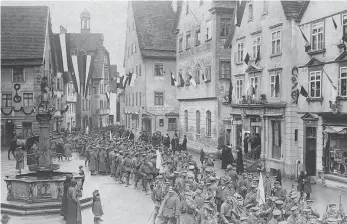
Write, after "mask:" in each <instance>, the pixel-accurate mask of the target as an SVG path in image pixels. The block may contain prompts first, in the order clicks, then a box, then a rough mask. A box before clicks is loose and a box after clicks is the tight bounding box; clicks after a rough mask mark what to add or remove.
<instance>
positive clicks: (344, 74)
mask: <svg viewBox="0 0 347 224" xmlns="http://www.w3.org/2000/svg"><path fill="white" fill-rule="evenodd" d="M339 86H340V96H344V97H346V96H347V67H343V68H340V85H339Z"/></svg>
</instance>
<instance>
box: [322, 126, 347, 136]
mask: <svg viewBox="0 0 347 224" xmlns="http://www.w3.org/2000/svg"><path fill="white" fill-rule="evenodd" d="M324 133H329V134H341V135H344V134H347V127H338V126H326V128H325V130H324Z"/></svg>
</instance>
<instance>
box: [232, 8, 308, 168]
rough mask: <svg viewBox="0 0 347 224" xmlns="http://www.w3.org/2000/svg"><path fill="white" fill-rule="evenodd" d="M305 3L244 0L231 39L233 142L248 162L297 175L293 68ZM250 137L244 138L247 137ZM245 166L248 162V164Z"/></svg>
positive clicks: (297, 61) (295, 63)
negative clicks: (241, 149)
mask: <svg viewBox="0 0 347 224" xmlns="http://www.w3.org/2000/svg"><path fill="white" fill-rule="evenodd" d="M307 5H308V2H303V1H242V2H241V3H238V6H237V8H238V9H243V10H244V11H243V16H242V20H240V21H238V24H240V27H236V26H235V27H234V28H235V29H236V30H235V33H234V36H233V39H232V44H231V45H232V54H231V55H232V66H231V68H232V69H231V70H232V74H233V75H232V85H233V91H232V103H231V115H232V117H231V123H232V128H231V143H232V145H234V146H237V148H243V149H244V151H245V152H244V153H245V155H244V160H245V161H246V162H250V160H253V161H261V162H262V164H263V166H264V168H265V169H266V170H268V171H271V172H277V170H278V169H280V170H281V171H282V172H283V173H284V174H286V175H295V174H296V160H297V159H298V156H297V155H298V151H297V148H298V145H297V144H298V143H297V141H296V138H295V136H296V131H295V129H296V122H297V120H296V118H297V115H296V110H297V104H296V103H295V102H293V99H292V85H291V84H290V83H292V72H293V68H294V67H295V66H297V65H298V64H299V63H300V61H299V59H298V57H297V55H298V50H299V49H297V48H296V46H297V44H298V38H299V37H301V34H300V30H299V29H298V23H299V22H300V20H301V18H302V16H303V14H304V12H305V10H306V8H307ZM247 135H248V136H247ZM248 164H249V163H248Z"/></svg>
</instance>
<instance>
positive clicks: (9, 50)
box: [1, 6, 49, 60]
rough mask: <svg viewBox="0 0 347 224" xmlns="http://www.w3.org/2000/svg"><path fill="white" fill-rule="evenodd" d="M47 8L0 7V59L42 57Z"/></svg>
mask: <svg viewBox="0 0 347 224" xmlns="http://www.w3.org/2000/svg"><path fill="white" fill-rule="evenodd" d="M48 15H49V8H48V7H47V6H2V7H1V59H2V60H6V59H34V58H36V59H37V58H43V50H44V45H45V34H46V26H47V24H48V23H47V19H48Z"/></svg>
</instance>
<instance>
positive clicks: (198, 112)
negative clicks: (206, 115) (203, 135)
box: [196, 110, 200, 135]
mask: <svg viewBox="0 0 347 224" xmlns="http://www.w3.org/2000/svg"><path fill="white" fill-rule="evenodd" d="M196 134H198V135H199V134H200V111H198V110H197V111H196Z"/></svg>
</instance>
